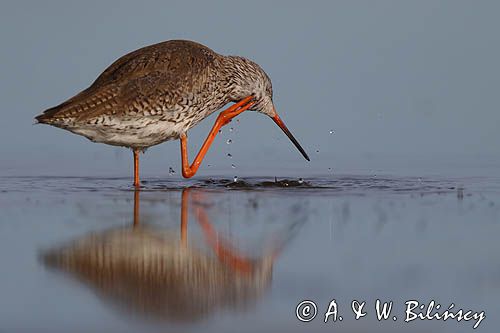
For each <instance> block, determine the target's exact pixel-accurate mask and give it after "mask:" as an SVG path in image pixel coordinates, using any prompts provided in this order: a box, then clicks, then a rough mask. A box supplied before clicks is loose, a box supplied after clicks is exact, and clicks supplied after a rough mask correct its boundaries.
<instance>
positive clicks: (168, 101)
mask: <svg viewBox="0 0 500 333" xmlns="http://www.w3.org/2000/svg"><path fill="white" fill-rule="evenodd" d="M216 57H217V55H216V54H215V53H214V52H213V51H211V50H210V49H208V48H207V47H205V46H203V45H201V44H197V43H194V42H189V41H168V42H164V43H159V44H155V45H151V46H148V47H145V48H142V49H139V50H136V51H134V52H131V53H129V54H127V55H125V56H123V57H121V58H120V59H118V60H117V61H115V62H114V63H113V64H111V66H109V67H108V68H107V69H106V70H105V71H104V72H103V73H102V74H101V75H100V76H99V77H98V78H97V79H96V81H94V83H93V84H92V85H91V86H90V87H89V88H87V89H85V90H84V91H82V92H80V93H79V94H77V95H76V96H74V97H72V98H70V99H68V100H67V101H65V102H63V103H62V104H60V105H58V106H55V107H53V108H50V109H48V110H45V111H44V112H43V113H42V114H41V115H39V116H38V117H36V119H37V120H38V121H39V122H45V123H51V122H54V121H57V119H64V118H76V119H77V120H79V121H84V120H89V119H92V118H95V117H97V116H99V115H102V114H117V113H123V112H129V111H134V110H135V111H140V110H144V109H147V108H149V109H153V108H157V107H160V106H163V107H165V106H166V107H168V106H171V105H175V104H176V103H178V102H179V101H180V99H182V98H183V97H185V96H184V95H186V94H190V93H192V92H193V91H194V90H196V89H197V88H199V87H200V86H201V85H203V84H204V82H205V80H204V79H206V78H207V77H208V70H209V67H210V65H211V64H212V63H213V62H214V60H215V58H216Z"/></svg>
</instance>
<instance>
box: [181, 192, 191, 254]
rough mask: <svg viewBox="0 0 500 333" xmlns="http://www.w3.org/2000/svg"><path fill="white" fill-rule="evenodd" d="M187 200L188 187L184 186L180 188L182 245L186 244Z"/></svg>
mask: <svg viewBox="0 0 500 333" xmlns="http://www.w3.org/2000/svg"><path fill="white" fill-rule="evenodd" d="M188 200H189V188H185V189H183V190H182V201H181V244H182V246H184V247H186V245H187V224H188Z"/></svg>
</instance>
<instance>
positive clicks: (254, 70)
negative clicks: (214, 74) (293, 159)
mask: <svg viewBox="0 0 500 333" xmlns="http://www.w3.org/2000/svg"><path fill="white" fill-rule="evenodd" d="M228 58H230V62H231V63H232V66H231V67H232V73H231V74H230V76H229V82H230V86H231V99H232V100H233V101H240V100H242V99H243V98H245V97H248V96H253V97H254V99H253V103H254V104H253V105H252V106H251V107H250V108H249V110H253V111H257V112H260V113H263V114H265V115H267V116H269V117H270V118H271V119H272V120H273V121H274V122H275V123H276V125H278V126H279V127H280V128H281V130H282V131H283V132H284V133H285V134H286V136H288V138H289V139H290V140H291V141H292V143H293V144H294V145H295V147H297V149H298V150H299V151H300V153H301V154H302V156H304V158H305V159H306V160H308V161H309V156H307V153H306V152H305V151H304V149H303V148H302V146H301V145H300V144H299V142H298V141H297V139H295V137H294V136H293V135H292V133H291V132H290V130H289V129H288V128H287V127H286V125H285V123H284V122H283V120H281V118H280V117H279V116H278V113H277V112H276V108H275V107H274V103H273V85H272V83H271V79H270V78H269V76H268V75H267V74H266V72H264V70H263V69H262V68H261V67H260V66H259V65H257V64H256V63H254V62H253V61H250V60H248V59H246V58H243V57H228Z"/></svg>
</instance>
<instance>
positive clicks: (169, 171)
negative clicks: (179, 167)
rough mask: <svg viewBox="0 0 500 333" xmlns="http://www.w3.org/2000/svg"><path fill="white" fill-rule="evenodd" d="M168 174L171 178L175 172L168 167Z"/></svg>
mask: <svg viewBox="0 0 500 333" xmlns="http://www.w3.org/2000/svg"><path fill="white" fill-rule="evenodd" d="M168 174H169V175H170V176H173V175H174V174H175V170H174V169H173V168H172V167H169V168H168Z"/></svg>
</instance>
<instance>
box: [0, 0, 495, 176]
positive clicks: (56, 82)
mask: <svg viewBox="0 0 500 333" xmlns="http://www.w3.org/2000/svg"><path fill="white" fill-rule="evenodd" d="M498 13H500V2H498V1H486V0H483V1H458V0H453V1H436V0H429V1H424V0H422V1H351V0H349V1H309V2H305V1H297V2H292V1H281V2H279V1H273V2H269V1H246V2H236V1H198V2H190V1H178V2H174V1H79V2H76V1H43V2H42V1H2V8H1V11H0V41H1V53H0V73H1V78H0V82H1V89H0V98H1V101H2V104H1V111H0V115H1V121H0V140H1V143H0V175H36V176H38V175H68V176H69V175H75V176H78V175H82V176H129V175H130V174H131V172H132V154H131V152H130V151H128V150H126V149H124V148H117V147H110V146H106V145H102V144H93V143H91V142H90V141H88V140H87V139H85V138H83V137H80V136H76V135H74V134H71V133H69V132H66V131H63V130H60V129H56V128H52V127H49V126H44V125H36V126H34V125H33V122H34V121H33V117H34V116H35V115H37V114H38V113H40V112H41V111H43V110H44V109H46V108H48V107H51V106H54V105H56V104H58V103H60V102H62V101H64V100H65V99H67V98H68V97H71V96H72V95H74V94H75V93H77V92H79V91H80V90H82V89H84V88H86V87H87V86H88V85H89V84H90V83H91V82H92V81H93V80H94V79H95V78H96V77H97V75H98V74H99V73H101V72H102V71H103V70H104V69H105V68H106V67H107V66H108V65H109V64H111V63H112V62H113V61H114V60H116V59H117V58H118V57H120V56H122V55H124V54H125V53H128V52H130V51H132V50H135V49H137V48H139V47H142V46H145V45H148V44H153V43H156V42H160V41H164V40H169V39H191V40H195V41H198V42H200V43H202V44H205V45H207V46H209V47H210V48H212V49H213V50H215V51H217V52H219V53H222V54H234V55H242V56H245V57H248V58H250V59H252V60H254V61H256V62H257V63H259V64H260V65H261V66H262V67H263V68H264V69H265V70H266V71H267V73H268V74H269V75H270V77H271V79H272V81H273V87H274V93H275V104H276V106H277V109H278V112H279V113H280V114H281V116H282V118H283V119H284V120H285V122H286V123H287V125H288V127H289V128H290V129H291V130H292V132H293V133H294V134H295V136H296V137H297V138H298V139H299V141H300V142H301V143H302V145H303V146H304V148H305V149H306V150H307V151H308V152H309V154H310V155H311V159H312V161H311V162H310V163H307V162H306V161H304V159H303V158H302V157H301V156H300V154H299V153H298V152H297V151H296V150H295V148H294V147H293V146H292V144H291V143H290V142H288V139H287V138H286V137H285V136H284V135H283V134H282V133H281V132H280V131H279V129H278V128H277V127H276V126H275V125H274V124H273V123H272V122H271V121H270V120H269V119H267V118H266V117H265V116H263V115H260V114H257V113H253V112H247V113H244V114H243V115H242V116H241V117H240V118H239V119H240V122H239V123H237V122H233V123H232V125H230V126H233V127H234V131H232V132H230V131H229V127H227V128H226V129H225V130H224V132H223V134H222V135H221V136H220V137H219V138H218V139H217V140H216V142H215V144H214V146H213V147H212V149H211V151H210V152H209V154H208V158H207V160H206V161H205V163H204V165H203V167H202V168H201V170H200V173H199V174H200V175H206V174H221V175H226V176H233V175H240V174H241V175H244V174H252V175H272V176H274V175H277V176H280V175H285V174H287V173H288V174H294V175H297V176H300V175H303V176H307V175H311V174H346V173H351V174H352V173H363V174H408V175H415V176H420V175H428V174H445V175H452V174H461V173H470V174H475V175H483V174H485V173H487V172H488V173H491V172H493V173H495V172H498V170H499V169H500V163H499V160H500V157H499V149H498V148H499V143H500V131H499V130H498V126H499V124H500V113H499V110H498V101H499V99H498V98H499V92H500V89H499V88H500V67H499V65H498V62H499V59H500V34H499V31H500V23H499V22H500V21H499V19H498ZM214 119H215V117H214V116H212V117H210V118H209V119H206V120H205V121H204V122H203V123H202V124H200V125H199V126H198V127H196V128H195V129H194V130H193V131H191V133H190V149H191V156H193V154H194V153H195V151H196V150H197V149H198V148H199V146H200V144H201V142H202V140H203V139H204V137H205V136H206V134H207V131H208V129H209V128H210V127H211V125H212V123H213V121H214ZM331 130H333V134H330V131H331ZM229 138H230V139H232V141H233V143H232V144H231V145H227V144H226V140H227V139H229ZM228 153H230V154H232V155H233V158H229V157H227V154H228ZM231 164H234V166H235V167H236V168H232V167H231ZM170 166H171V167H173V169H174V170H176V171H178V170H179V166H180V156H179V143H178V142H167V143H164V144H161V145H159V146H156V147H153V148H151V149H150V150H148V152H147V153H146V155H145V156H144V157H143V158H142V170H141V172H142V173H143V175H145V176H157V177H167V176H168V169H169V167H170ZM471 170H472V171H471ZM178 174H179V172H177V174H176V175H175V177H179V175H178Z"/></svg>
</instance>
